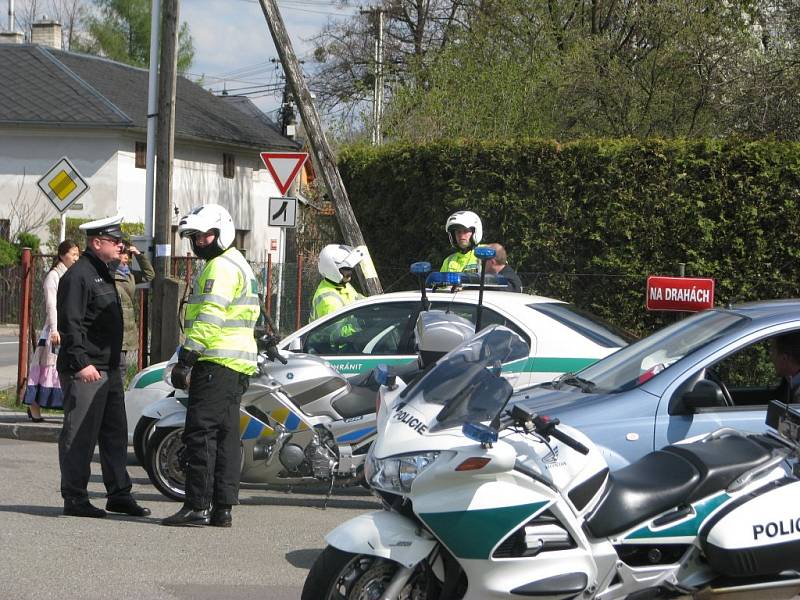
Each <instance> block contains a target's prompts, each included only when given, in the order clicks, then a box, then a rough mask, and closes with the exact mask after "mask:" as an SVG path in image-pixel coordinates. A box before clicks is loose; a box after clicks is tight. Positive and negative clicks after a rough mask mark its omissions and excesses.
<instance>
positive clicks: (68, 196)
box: [36, 156, 89, 213]
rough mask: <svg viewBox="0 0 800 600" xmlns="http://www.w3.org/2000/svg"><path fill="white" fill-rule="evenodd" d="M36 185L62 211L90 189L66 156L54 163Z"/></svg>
mask: <svg viewBox="0 0 800 600" xmlns="http://www.w3.org/2000/svg"><path fill="white" fill-rule="evenodd" d="M36 185H38V186H39V189H40V190H42V192H44V195H45V196H47V198H48V200H50V202H52V203H53V206H55V207H56V209H58V211H59V212H61V213H63V212H64V211H65V210H67V208H69V206H70V205H71V204H72V203H73V202H75V201H76V200H77V199H78V198H80V197H81V196H82V195H83V194H84V192H86V191H87V190H88V189H89V184H88V183H86V180H85V179H84V178H83V177H81V174H80V173H78V169H76V168H75V166H74V165H73V164H72V163H71V162H70V161H69V159H68V158H67V157H66V156H65V157H63V158H62V159H61V160H59V161H58V162H57V163H56V164H55V165H53V167H52V168H51V169H50V170H49V171H48V172H47V173H45V174H44V175H43V176H42V177H41V179H39V181H37V182H36Z"/></svg>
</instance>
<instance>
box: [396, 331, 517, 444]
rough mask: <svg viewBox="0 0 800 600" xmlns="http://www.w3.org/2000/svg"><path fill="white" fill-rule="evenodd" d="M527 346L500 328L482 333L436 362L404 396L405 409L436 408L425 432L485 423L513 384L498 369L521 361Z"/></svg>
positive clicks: (502, 403) (425, 410)
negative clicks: (433, 418) (407, 407)
mask: <svg viewBox="0 0 800 600" xmlns="http://www.w3.org/2000/svg"><path fill="white" fill-rule="evenodd" d="M528 353H529V348H528V344H527V343H526V342H525V341H524V340H523V339H522V338H521V337H520V336H519V335H517V334H516V333H514V332H513V331H511V330H510V329H508V328H506V327H503V326H501V325H495V326H492V327H489V328H487V329H484V330H483V331H481V332H480V333H479V334H478V335H477V336H475V337H474V338H472V339H471V340H468V341H466V342H464V343H463V344H461V345H460V346H458V347H456V348H455V349H453V350H452V351H450V352H449V353H447V354H446V355H445V356H443V357H442V358H441V359H440V360H439V362H437V363H436V364H435V365H434V366H433V368H431V370H430V371H428V373H426V374H425V376H424V377H422V379H420V380H419V382H417V383H416V384H415V385H414V386H412V388H411V389H410V390H409V393H408V394H407V402H406V405H407V406H409V407H411V408H414V409H416V410H417V411H419V413H421V414H430V408H431V407H438V411H437V414H436V418H435V423H433V424H432V426H431V431H436V430H441V429H449V428H451V427H456V426H460V425H463V424H464V423H467V422H473V423H474V422H482V421H491V420H492V419H494V418H495V417H496V416H497V415H498V414H499V413H500V411H501V410H502V409H503V407H504V406H505V405H506V402H508V399H509V398H510V397H511V393H512V391H513V385H512V384H511V383H509V381H508V379H507V378H504V377H502V376H501V371H502V368H503V365H504V364H506V363H509V362H513V361H515V360H520V359H523V358H527V356H528Z"/></svg>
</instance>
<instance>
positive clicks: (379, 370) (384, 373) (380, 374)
mask: <svg viewBox="0 0 800 600" xmlns="http://www.w3.org/2000/svg"><path fill="white" fill-rule="evenodd" d="M375 381H377V382H378V384H379V385H386V383H387V382H388V381H389V366H388V365H384V364H380V365H378V366H377V367H375Z"/></svg>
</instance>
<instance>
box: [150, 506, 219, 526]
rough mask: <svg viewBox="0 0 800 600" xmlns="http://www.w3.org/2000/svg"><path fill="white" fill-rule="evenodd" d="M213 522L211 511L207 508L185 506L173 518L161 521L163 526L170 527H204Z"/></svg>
mask: <svg viewBox="0 0 800 600" xmlns="http://www.w3.org/2000/svg"><path fill="white" fill-rule="evenodd" d="M210 522H211V511H210V510H209V509H207V508H194V507H192V506H189V505H186V504H184V505H183V508H182V509H180V510H179V511H178V512H176V513H175V514H174V515H172V516H171V517H167V518H166V519H164V520H162V521H161V524H162V525H167V526H168V527H202V526H203V525H208V524H209V523H210Z"/></svg>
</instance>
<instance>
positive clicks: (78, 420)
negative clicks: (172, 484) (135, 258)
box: [56, 216, 150, 518]
mask: <svg viewBox="0 0 800 600" xmlns="http://www.w3.org/2000/svg"><path fill="white" fill-rule="evenodd" d="M121 222H122V217H121V216H117V217H109V218H107V219H100V220H98V221H92V222H90V223H84V224H83V225H81V227H80V228H81V229H83V230H84V231H85V232H86V250H85V251H84V252H83V254H82V255H81V257H80V259H79V260H78V262H76V263H75V264H74V265H73V266H72V268H70V269H69V270H68V271H67V272H66V273H65V274H64V276H63V277H62V278H61V281H60V282H59V286H58V294H57V301H56V310H57V313H58V332H59V334H60V335H61V351H60V352H59V355H58V361H57V363H56V368H57V369H58V377H59V380H60V381H61V389H62V390H63V392H64V427H63V429H62V430H61V435H60V437H59V439H58V460H59V464H60V466H61V496H62V497H63V498H64V514H65V515H69V516H74V517H95V518H97V517H105V516H106V511H105V510H102V509H100V508H97V507H96V506H93V505H92V504H91V503H90V502H89V495H88V492H87V485H88V483H89V476H90V475H91V462H92V456H93V455H94V448H95V446H97V445H99V449H100V466H101V468H102V471H103V483H104V484H105V486H106V492H107V501H106V510H108V511H109V512H115V513H123V514H126V515H131V516H134V517H144V516H147V515H149V514H150V510H149V509H147V508H144V507H142V506H139V504H137V503H136V501H135V500H134V499H133V496H132V495H131V479H130V477H129V476H128V471H127V468H126V466H125V464H126V462H127V457H128V428H127V422H126V419H125V391H124V389H123V384H122V372H121V369H120V353H121V351H122V307H121V305H120V301H119V296H118V295H117V289H116V287H115V285H114V276H113V273H114V271H115V270H116V267H117V263H118V262H119V253H120V251H121V250H122V248H123V242H122V231H121V230H120V223H121ZM109 264H111V268H110V267H109Z"/></svg>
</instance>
